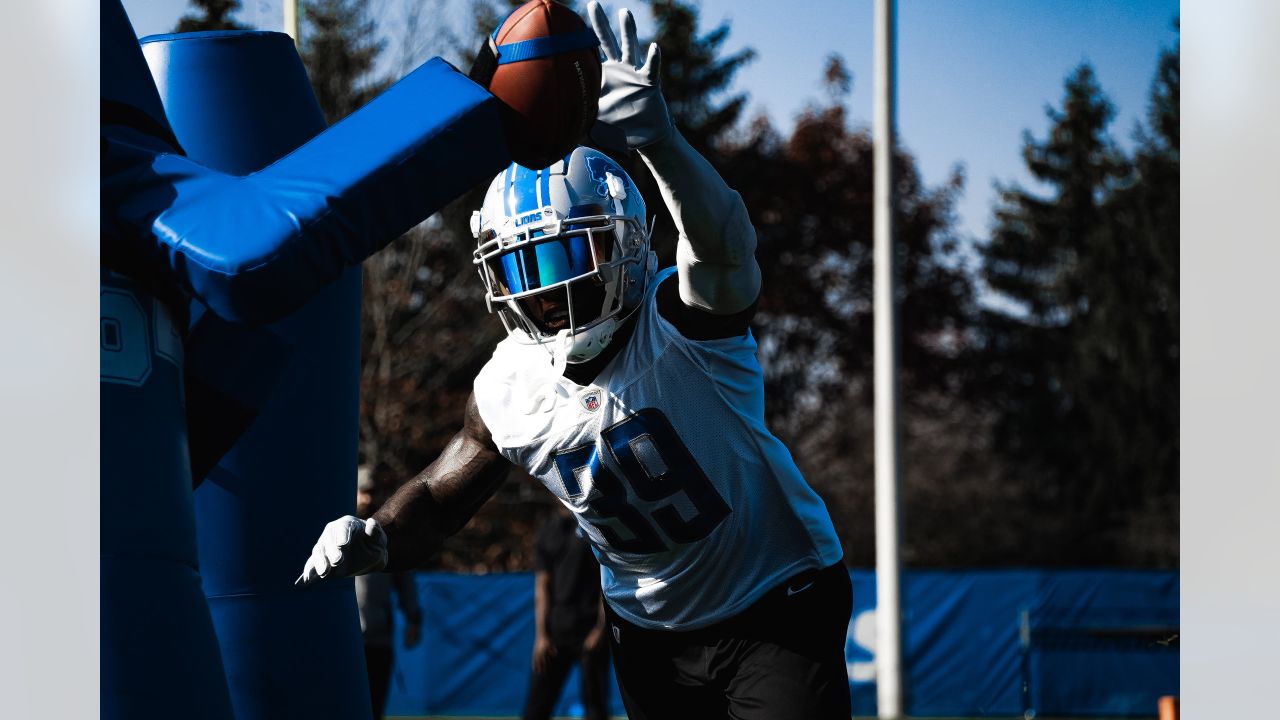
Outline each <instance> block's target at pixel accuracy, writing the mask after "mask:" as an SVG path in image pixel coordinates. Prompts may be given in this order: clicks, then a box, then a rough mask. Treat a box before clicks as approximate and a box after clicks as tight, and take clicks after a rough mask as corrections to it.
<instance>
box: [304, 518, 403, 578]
mask: <svg viewBox="0 0 1280 720" xmlns="http://www.w3.org/2000/svg"><path fill="white" fill-rule="evenodd" d="M386 566H387V534H386V533H385V532H383V531H382V528H381V527H380V526H379V525H378V521H377V520H374V519H373V518H369V519H368V520H361V519H360V518H358V517H356V516H354V515H347V516H345V517H341V518H338V519H337V520H334V521H333V522H331V523H329V524H328V525H325V526H324V532H322V533H320V540H319V541H317V542H316V545H315V547H314V548H312V549H311V557H310V558H308V559H307V564H306V565H304V566H303V567H302V575H299V576H298V579H297V580H295V581H294V582H293V584H294V585H311V584H313V583H317V582H319V581H320V580H321V579H323V578H331V577H351V576H352V575H364V574H365V573H371V572H377V571H379V570H381V569H382V568H384V567H386Z"/></svg>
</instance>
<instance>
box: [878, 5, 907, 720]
mask: <svg viewBox="0 0 1280 720" xmlns="http://www.w3.org/2000/svg"><path fill="white" fill-rule="evenodd" d="M875 12H876V19H875V33H876V40H875V50H876V59H875V111H874V115H875V120H874V130H873V131H874V141H875V150H874V162H875V167H874V171H875V189H874V203H875V208H874V216H875V228H874V232H875V291H874V292H875V387H876V409H875V412H876V424H875V427H876V431H875V432H876V440H875V442H876V456H875V466H876V700H877V708H878V711H879V716H880V717H881V718H886V719H889V718H899V717H902V711H903V692H902V600H901V592H900V591H901V579H900V574H901V569H902V553H901V550H900V544H901V538H902V528H901V519H902V512H901V510H900V508H899V504H898V498H899V495H900V494H901V487H902V482H901V477H902V476H901V471H900V469H899V466H898V460H899V457H900V455H899V452H898V311H897V304H896V303H895V302H894V294H895V292H894V290H895V285H896V272H895V261H894V252H893V200H894V198H893V195H894V193H893V184H894V179H893V146H894V133H895V130H896V127H897V109H896V101H897V97H896V96H897V93H896V79H897V78H896V70H895V67H894V65H895V63H894V55H895V52H896V50H895V44H896V37H895V36H896V33H897V28H896V24H897V1H896V0H876V10H875Z"/></svg>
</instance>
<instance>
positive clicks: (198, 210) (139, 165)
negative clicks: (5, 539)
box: [100, 0, 510, 718]
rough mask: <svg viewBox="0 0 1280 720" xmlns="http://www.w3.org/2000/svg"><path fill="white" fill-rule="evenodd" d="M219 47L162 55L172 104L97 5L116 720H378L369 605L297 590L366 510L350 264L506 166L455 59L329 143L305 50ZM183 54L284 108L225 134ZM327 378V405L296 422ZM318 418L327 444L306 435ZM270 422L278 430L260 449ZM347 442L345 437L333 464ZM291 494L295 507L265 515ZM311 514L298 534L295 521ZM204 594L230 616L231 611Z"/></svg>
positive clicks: (271, 45) (106, 705)
mask: <svg viewBox="0 0 1280 720" xmlns="http://www.w3.org/2000/svg"><path fill="white" fill-rule="evenodd" d="M199 35H200V36H201V37H192V38H189V39H185V40H178V37H179V36H174V37H173V38H168V39H161V41H159V42H157V43H156V44H155V46H156V52H157V54H156V55H154V56H153V57H152V58H151V59H152V71H154V72H155V73H156V75H157V76H158V77H160V79H161V81H162V83H163V88H162V92H157V88H156V85H155V83H154V82H153V80H152V72H151V71H149V69H148V65H147V62H146V60H144V57H143V53H142V51H141V49H140V48H139V44H138V42H137V39H136V35H135V33H134V31H133V28H132V26H131V25H130V23H129V20H128V17H127V16H126V14H125V12H124V9H123V7H122V6H121V5H120V2H119V0H102V2H101V60H102V72H101V86H102V134H101V146H100V148H101V149H100V160H101V257H102V273H101V326H100V341H101V342H100V344H101V386H100V387H101V423H102V430H101V441H102V451H101V452H102V455H101V466H102V477H101V519H102V529H101V547H102V561H101V608H102V609H101V612H102V644H101V667H102V686H101V709H102V717H103V718H150V717H166V718H168V717H181V718H230V717H233V716H239V717H242V718H247V717H266V716H268V715H272V716H276V717H284V716H307V717H344V718H347V717H367V716H368V712H369V706H368V691H367V688H366V687H365V686H364V672H363V667H362V664H363V658H362V656H361V652H360V645H359V633H358V627H357V626H355V623H356V616H355V606H354V601H352V600H350V591H349V589H347V590H342V589H339V591H338V592H333V593H314V592H310V593H309V592H306V591H295V590H293V589H292V586H291V582H292V580H293V572H294V570H295V568H293V564H294V562H295V560H294V559H295V558H296V556H297V554H298V551H297V548H296V547H295V545H296V544H297V543H299V542H300V543H302V544H304V545H307V546H309V545H310V543H311V540H312V535H313V530H314V526H315V525H316V524H317V519H319V520H320V522H323V518H327V517H332V516H334V515H336V514H341V512H347V511H349V505H350V503H351V498H352V492H351V486H352V485H353V482H352V479H353V476H354V470H355V467H354V464H355V461H354V457H355V455H354V453H355V450H354V443H355V439H356V434H355V417H356V406H355V399H356V397H357V396H358V388H357V385H356V383H357V375H356V372H355V371H356V370H358V352H359V348H358V318H359V307H358V302H359V276H358V271H357V270H351V269H350V268H352V267H353V266H355V265H357V264H358V263H359V262H360V261H361V260H363V259H364V258H365V257H368V256H369V255H370V254H371V253H373V252H375V251H377V250H378V249H379V248H381V247H383V246H384V245H386V244H387V243H388V242H390V241H391V240H393V239H394V238H396V237H397V236H399V235H400V234H402V233H403V232H404V231H406V230H408V229H409V228H411V227H412V226H414V225H415V224H417V223H418V222H421V221H422V220H423V219H425V218H426V217H427V216H428V215H430V214H431V213H432V212H434V211H436V210H437V209H439V208H440V207H442V206H443V205H444V204H445V203H447V202H448V201H450V200H452V199H453V198H454V197H456V196H457V195H459V194H461V193H462V192H464V191H466V190H467V189H469V188H471V187H472V186H474V185H476V184H477V183H478V182H480V181H481V180H484V179H486V178H487V177H489V176H491V175H492V174H493V173H495V172H497V171H498V170H499V169H500V168H501V167H503V166H504V165H505V164H507V163H508V162H509V161H510V155H509V153H508V151H507V149H506V147H505V143H504V142H503V141H502V140H501V138H502V137H503V133H502V123H501V119H500V116H499V109H498V106H497V105H498V104H497V101H496V100H495V99H494V98H493V97H492V96H491V95H489V93H487V92H486V91H485V90H484V89H483V88H481V87H480V86H478V85H476V84H475V83H473V82H471V81H470V80H468V79H467V78H466V77H465V76H463V75H462V74H461V73H459V72H458V71H457V70H455V69H454V68H452V67H451V66H449V65H448V64H446V63H443V62H442V61H438V60H436V61H432V62H429V63H427V64H426V65H424V66H423V67H422V68H420V69H418V70H417V71H415V72H414V73H412V74H411V75H409V76H408V77H406V78H405V79H404V80H402V81H401V82H400V83H398V84H397V85H396V86H394V87H392V88H391V89H390V90H388V91H387V92H385V93H384V94H383V95H382V96H380V97H378V98H377V99H375V100H374V101H372V102H371V103H369V104H368V105H367V106H366V107H364V108H363V109H361V110H360V111H358V112H357V113H355V114H353V115H352V116H351V117H349V118H347V119H346V120H344V121H343V122H341V123H338V124H337V125H335V126H334V127H332V128H329V129H328V130H324V131H323V132H320V130H322V129H323V120H322V119H319V117H318V114H317V113H318V108H316V107H315V102H314V98H313V97H311V96H310V94H309V92H310V91H309V86H307V85H306V76H305V73H303V72H302V69H301V63H300V62H298V60H297V55H296V52H294V51H293V48H292V44H291V43H289V42H288V39H287V38H284V37H283V36H279V35H277V34H272V33H230V34H227V33H212V34H210V33H205V34H199ZM281 38H283V42H285V43H287V47H286V48H284V49H283V50H282V49H281V46H280V44H279V43H280V42H281V40H280V39H281ZM167 40H172V42H167ZM184 43H195V44H193V45H191V47H192V48H194V49H199V44H200V43H204V47H205V48H206V49H208V48H210V47H213V46H215V45H216V46H219V47H221V49H223V50H227V49H228V48H229V49H230V53H229V54H228V55H227V56H226V57H232V56H234V55H235V54H236V53H237V52H241V51H243V52H246V53H249V54H251V55H252V54H253V53H258V55H256V56H255V58H254V62H255V63H257V66H256V72H255V73H254V75H255V77H254V78H252V79H251V80H250V82H252V83H256V86H255V87H254V88H252V89H253V90H254V92H256V93H257V95H258V96H259V97H262V96H263V95H264V91H265V94H266V95H267V96H272V95H274V97H275V98H276V99H277V102H278V105H277V106H270V105H269V106H268V107H269V108H272V109H273V110H278V112H276V113H273V112H262V109H261V108H258V114H257V115H253V114H252V113H250V114H249V115H248V117H249V118H250V120H249V121H248V124H246V125H241V126H237V125H236V124H235V123H234V122H232V121H230V120H228V118H233V117H238V116H240V115H237V113H235V112H232V110H244V109H245V108H232V107H231V106H227V107H225V108H222V111H221V112H217V111H216V110H217V109H218V108H219V107H220V106H219V104H218V103H219V102H220V100H219V99H218V97H217V92H216V91H217V86H216V85H208V84H206V85H201V84H200V82H203V81H202V80H201V78H207V77H214V76H217V73H218V72H222V70H220V69H219V70H215V71H214V72H213V75H207V74H206V73H205V70H208V69H210V68H209V66H207V65H206V66H202V63H207V62H208V61H209V59H210V58H212V57H213V55H208V54H204V51H199V52H186V53H184V52H182V51H178V50H175V48H178V46H179V45H182V44H184ZM228 43H231V44H232V45H230V46H228V45H227V44H228ZM237 48H242V49H243V50H240V49H237ZM149 54H151V51H149ZM216 54H217V53H214V55H216ZM219 68H221V66H219ZM241 79H243V78H241ZM299 83H302V84H301V85H299ZM228 87H230V86H228ZM300 88H303V89H305V90H300ZM162 95H163V97H164V98H165V102H164V103H162V102H161V96H162ZM304 96H305V97H304ZM202 103H203V106H202V105H201V104H202ZM166 105H168V106H170V107H173V108H175V114H174V115H173V118H174V119H175V122H173V123H172V124H171V122H170V117H169V116H168V115H167V114H166ZM178 107H181V108H182V113H187V114H181V113H179V112H177V111H176V109H177V108H178ZM201 112H204V113H205V114H206V115H207V118H208V122H207V123H203V124H202V123H200V122H199V121H198V116H199V115H200V113H201ZM191 113H195V114H194V115H192V114H191ZM193 118H196V119H193ZM176 120H181V122H176ZM277 120H279V121H284V122H295V121H296V122H297V126H296V128H295V129H294V130H288V131H282V130H280V129H279V128H278V127H275V126H273V124H272V123H273V122H274V121H277ZM175 127H176V129H177V130H178V131H179V132H178V133H176V134H175V132H174V129H175ZM290 133H293V134H290ZM299 133H300V134H299ZM316 133H319V134H316ZM313 135H314V137H312V136H313ZM188 136H189V137H190V138H191V140H190V143H191V152H190V153H188V152H187V151H186V150H184V148H183V146H182V145H183V141H184V138H186V137H188ZM304 143H305V144H304ZM299 145H300V147H299ZM295 148H296V149H295ZM237 323H248V324H237ZM267 323H274V324H273V325H270V326H269V327H263V325H264V324H267ZM353 323H354V324H353ZM329 350H334V352H333V353H332V357H328V356H325V355H317V353H326V352H327V351H329ZM313 366H318V369H316V370H314V372H313V373H312V375H310V376H309V377H308V378H305V379H302V380H298V379H296V378H295V377H294V376H295V375H296V374H297V373H298V370H297V368H300V367H301V368H312V367H313ZM335 378H338V379H337V380H335ZM277 381H279V383H277ZM326 384H327V385H328V390H327V396H326V398H322V399H320V400H318V401H316V402H317V403H318V405H310V406H306V407H303V408H302V409H296V408H295V409H293V410H291V411H290V410H289V409H288V407H289V403H290V402H292V399H291V397H290V394H291V393H292V394H294V395H296V394H297V393H298V392H300V391H301V392H305V391H310V390H314V388H316V387H318V386H322V385H326ZM282 388H283V389H284V397H283V398H282V397H279V395H280V391H281V389H282ZM317 407H321V408H322V409H321V410H319V411H320V412H324V413H328V414H329V415H330V416H332V417H331V418H330V419H329V420H328V421H327V426H326V422H325V421H323V420H314V421H312V422H310V423H308V422H306V421H304V418H303V417H301V414H302V413H313V414H314V413H315V412H317V410H316V408H317ZM281 408H285V409H283V410H282V409H281ZM343 413H345V416H342V415H343ZM255 417H256V418H257V420H258V421H260V422H257V423H256V424H253V425H252V427H251V423H254V419H255ZM189 420H191V421H193V424H192V425H190V427H193V428H195V427H199V428H200V430H199V431H198V432H197V431H196V430H192V431H191V434H190V436H189V433H188V428H189V424H188V421H189ZM291 424H292V425H291ZM264 426H266V427H267V429H269V430H274V431H275V433H276V434H275V435H270V434H267V435H262V434H259V435H258V436H256V437H255V435H254V434H255V433H256V432H258V430H260V429H262V428H263V427H264ZM228 428H231V429H230V430H228ZM245 428H249V432H248V433H247V434H246V435H244V436H243V437H241V435H240V433H241V431H243V430H244V429H245ZM218 432H222V434H223V435H224V437H221V438H218V439H217V441H216V442H213V443H212V445H213V446H214V447H213V449H209V448H210V445H211V443H210V441H209V438H208V437H206V436H205V435H206V434H207V433H214V434H216V433H218ZM330 437H341V438H342V440H341V441H338V442H336V443H335V444H334V445H335V447H334V448H332V449H331V450H326V446H327V444H330V440H329V438H330ZM282 443H283V445H282ZM198 448H204V449H205V450H204V452H203V454H201V453H197V452H196V451H197V449H198ZM302 449H306V450H307V452H308V453H310V454H312V455H315V457H314V458H312V457H308V458H300V457H299V456H298V455H296V454H294V453H298V452H300V450H302ZM224 453H225V455H224ZM273 458H274V459H273ZM220 459H221V463H220V464H218V465H217V468H216V469H215V470H214V471H212V472H210V474H209V477H210V482H208V483H206V486H205V487H204V488H202V493H204V492H206V490H207V491H209V493H210V495H211V496H214V495H216V497H213V498H212V500H211V502H210V503H209V510H208V511H207V512H206V510H205V508H204V507H203V506H204V503H203V502H202V507H201V509H200V510H199V515H200V522H201V525H202V527H201V543H200V547H199V549H198V550H197V532H196V515H197V509H196V507H195V502H194V500H193V491H192V487H193V482H192V480H193V476H192V463H193V462H195V463H196V464H197V473H198V475H200V476H203V475H204V472H205V471H206V470H209V469H210V468H213V467H214V465H215V463H217V462H218V461H219V460H220ZM255 468H256V470H254V469H255ZM317 468H320V469H318V470H317ZM251 470H254V472H256V473H257V474H256V475H254V474H253V472H251ZM219 473H222V474H219ZM220 478H224V479H225V478H231V480H229V481H228V482H219V479H220ZM250 480H251V481H252V482H249V481H250ZM255 483H256V487H251V486H252V485H254V484H255ZM272 484H274V485H275V487H274V488H272V487H271V485H272ZM264 486H266V487H264ZM215 491H216V492H215ZM255 493H256V494H255ZM280 497H292V498H294V499H295V502H294V503H291V504H276V505H274V506H272V507H266V506H265V505H264V503H267V502H276V503H278V502H279V498H280ZM270 513H275V515H271V514H270ZM291 513H297V514H299V515H301V516H302V517H300V518H299V522H298V525H297V527H298V528H300V530H301V529H302V528H305V530H301V531H300V532H299V533H298V538H293V537H292V536H291V535H292V534H293V530H292V528H293V527H294V523H293V522H292V520H289V521H286V522H277V521H280V520H281V519H282V518H281V517H279V516H280V515H286V514H291ZM268 520H269V521H271V524H270V525H266V524H256V525H250V524H252V523H266V522H267V521H268ZM205 524H208V525H210V527H209V528H205V527H204V525H205ZM206 530H207V532H206ZM262 533H266V534H265V535H263V534H262ZM250 534H253V535H254V536H255V537H258V538H259V539H260V540H261V542H259V543H256V544H254V545H253V546H252V548H250V547H248V540H247V539H246V538H247V537H248V536H249V535H250ZM277 547H278V550H279V552H280V557H281V561H280V562H279V563H277V562H276V560H274V559H273V557H274V553H275V552H276V548H277ZM303 554H305V552H304V553H303ZM197 557H199V560H200V562H198V561H197ZM284 558H288V561H287V562H285V561H284ZM201 563H203V565H204V567H205V569H206V572H208V573H209V574H210V578H209V579H206V580H205V581H204V585H205V586H204V587H203V588H202V577H201V572H200V567H201ZM277 565H278V566H279V567H280V568H281V570H282V575H281V577H280V578H275V577H274V572H275V568H276V566H277ZM206 592H209V593H210V594H211V595H216V596H217V597H220V598H227V600H226V601H225V607H224V608H223V609H221V610H218V611H216V612H215V613H214V615H212V616H211V614H210V605H209V603H207V602H206V600H205V593H206ZM321 596H328V597H325V598H323V599H321ZM215 605H216V603H215ZM215 624H216V626H217V633H218V635H219V636H222V637H223V638H226V639H227V640H226V641H224V643H223V647H222V649H221V651H220V649H219V645H218V639H217V637H216V636H215ZM320 625H323V626H325V627H326V629H332V630H333V631H334V634H333V636H332V637H329V638H328V643H327V646H326V647H323V648H318V647H311V646H305V645H298V644H292V643H293V640H295V639H296V638H297V634H296V633H294V632H293V630H294V629H296V628H299V627H304V626H310V627H311V628H312V629H314V627H315V626H320ZM348 626H350V627H348ZM343 627H347V629H348V630H349V631H346V632H344V631H342V630H341V628H343ZM351 627H355V629H354V630H351ZM251 639H252V640H253V641H254V643H253V644H252V645H250V644H249V641H250V640H251ZM224 668H225V672H224ZM228 677H229V678H230V679H231V680H230V686H228V680H227V678H228ZM335 678H336V680H331V679H335ZM317 687H323V688H324V690H323V692H320V693H317V692H315V689H316V688H317ZM285 708H287V711H286V710H285Z"/></svg>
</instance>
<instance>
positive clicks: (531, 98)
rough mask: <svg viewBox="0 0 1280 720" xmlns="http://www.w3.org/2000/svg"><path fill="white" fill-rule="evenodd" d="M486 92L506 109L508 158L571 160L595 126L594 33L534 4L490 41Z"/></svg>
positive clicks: (532, 164) (545, 2) (527, 162)
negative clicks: (492, 52) (492, 64)
mask: <svg viewBox="0 0 1280 720" xmlns="http://www.w3.org/2000/svg"><path fill="white" fill-rule="evenodd" d="M491 37H492V41H493V42H491V43H490V48H491V49H494V48H496V52H497V59H496V68H495V69H494V70H493V76H492V78H491V79H490V80H489V83H488V89H489V92H491V93H493V95H494V96H495V97H497V98H498V99H499V100H501V101H502V102H503V103H504V104H505V105H506V106H507V112H506V123H505V125H506V135H507V141H508V146H509V149H510V150H511V157H512V159H513V160H515V161H516V162H517V163H519V164H521V165H524V166H525V167H529V168H544V167H546V166H548V165H550V164H551V163H553V162H555V161H556V160H558V159H560V158H561V157H563V156H564V155H566V154H568V153H569V152H570V151H571V150H573V148H574V147H576V146H577V145H578V144H579V143H580V142H581V141H582V139H583V138H584V137H585V136H586V134H587V131H588V130H590V129H591V125H592V124H593V123H594V122H595V120H596V110H597V104H598V102H599V100H600V54H599V49H598V42H597V40H596V37H595V33H594V32H593V31H592V30H591V29H590V28H589V27H587V24H586V23H585V22H583V20H582V18H581V17H579V16H578V14H577V13H575V12H573V11H572V10H570V9H569V8H568V7H565V6H564V5H561V4H559V3H556V2H553V1H552V0H530V2H527V3H525V4H524V5H521V6H520V7H518V8H516V9H515V10H514V11H513V12H512V13H511V14H510V15H509V16H507V18H506V20H504V21H503V22H502V24H501V25H500V26H499V27H498V29H497V31H496V32H495V33H494V34H493V35H492V36H491Z"/></svg>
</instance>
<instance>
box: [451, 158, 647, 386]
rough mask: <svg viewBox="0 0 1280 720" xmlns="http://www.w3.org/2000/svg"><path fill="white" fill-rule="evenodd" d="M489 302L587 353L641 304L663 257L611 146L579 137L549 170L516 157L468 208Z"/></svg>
mask: <svg viewBox="0 0 1280 720" xmlns="http://www.w3.org/2000/svg"><path fill="white" fill-rule="evenodd" d="M471 233H472V234H473V235H474V236H475V237H476V240H477V247H476V251H475V256H474V262H475V264H476V267H477V269H478V270H479V271H480V278H481V279H482V280H483V281H484V286H485V291H486V292H485V304H486V305H487V307H488V308H489V312H497V313H498V316H499V317H501V318H502V323H503V325H504V326H506V328H507V333H508V334H510V335H511V336H512V337H514V338H515V339H516V340H517V341H519V342H527V343H535V344H539V345H544V346H546V347H547V348H548V350H549V351H550V352H551V353H552V355H553V357H554V356H555V355H556V352H555V347H556V341H557V339H559V344H560V345H563V346H564V347H563V348H562V352H564V353H566V355H565V360H567V361H568V362H572V363H581V362H586V361H588V360H590V359H591V358H593V357H595V356H596V355H599V354H600V351H601V350H603V349H604V348H605V347H606V346H607V345H608V344H609V342H610V341H611V340H612V339H613V334H614V332H616V331H617V329H618V327H619V326H620V325H621V324H622V322H623V321H625V320H626V319H627V317H628V316H629V315H630V314H631V313H632V312H634V311H635V309H636V308H637V307H639V305H640V300H641V298H643V297H644V292H645V288H646V287H647V286H648V283H649V279H650V278H651V277H652V275H653V273H654V271H655V270H656V268H657V257H656V256H655V255H654V254H653V253H652V252H651V251H650V250H649V232H648V229H647V228H646V227H645V207H644V199H643V198H641V197H640V191H639V190H637V189H636V186H635V183H633V182H632V181H631V178H630V177H628V176H627V174H626V173H625V172H623V170H622V168H620V167H618V164H617V163H615V162H614V161H613V160H612V159H610V158H609V156H607V155H605V154H603V153H600V152H597V151H595V150H592V149H590V148H586V147H579V148H577V149H575V150H574V151H573V152H571V153H569V155H567V156H566V157H565V158H564V159H562V160H558V161H556V162H555V163H554V164H552V165H551V166H550V167H548V168H546V169H544V170H530V169H529V168H526V167H522V166H520V165H511V166H510V167H508V168H507V169H506V170H504V171H502V172H501V173H500V174H499V175H498V176H497V177H496V178H494V179H493V182H492V183H490V185H489V190H488V192H487V193H485V197H484V205H483V206H482V207H481V209H480V210H478V211H476V212H475V213H473V214H472V216H471Z"/></svg>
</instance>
